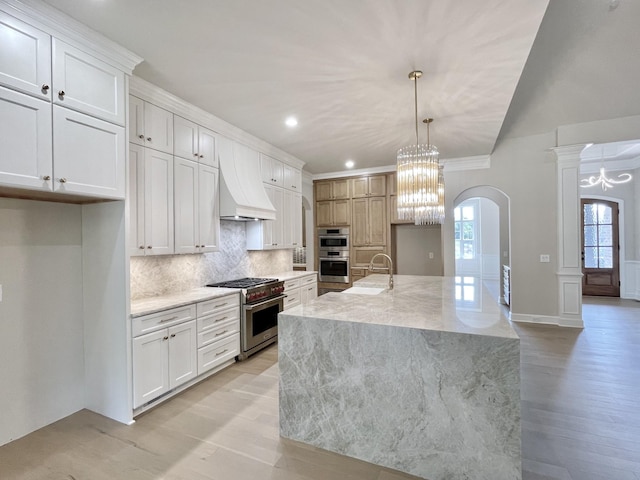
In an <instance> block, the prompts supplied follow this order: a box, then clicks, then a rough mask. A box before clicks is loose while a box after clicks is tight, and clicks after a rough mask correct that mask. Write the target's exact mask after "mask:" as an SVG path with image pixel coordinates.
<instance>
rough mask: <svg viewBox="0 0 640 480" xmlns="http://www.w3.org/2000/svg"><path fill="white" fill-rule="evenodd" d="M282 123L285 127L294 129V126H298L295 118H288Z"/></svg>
mask: <svg viewBox="0 0 640 480" xmlns="http://www.w3.org/2000/svg"><path fill="white" fill-rule="evenodd" d="M284 123H285V124H286V125H287V127H295V126H296V125H298V120H297V119H296V117H289V118H287V119H286V120H285V121H284Z"/></svg>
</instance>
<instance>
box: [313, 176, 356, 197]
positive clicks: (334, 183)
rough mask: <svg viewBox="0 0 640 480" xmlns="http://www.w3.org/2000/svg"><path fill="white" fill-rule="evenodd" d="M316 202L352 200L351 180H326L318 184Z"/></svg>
mask: <svg viewBox="0 0 640 480" xmlns="http://www.w3.org/2000/svg"><path fill="white" fill-rule="evenodd" d="M315 187H316V201H317V202H320V201H323V200H342V199H347V198H351V194H350V193H351V191H350V189H349V179H346V178H343V179H339V180H325V181H321V182H316V184H315Z"/></svg>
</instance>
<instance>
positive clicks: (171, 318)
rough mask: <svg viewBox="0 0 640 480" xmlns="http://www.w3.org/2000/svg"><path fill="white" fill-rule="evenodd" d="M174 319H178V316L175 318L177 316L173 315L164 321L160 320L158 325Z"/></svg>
mask: <svg viewBox="0 0 640 480" xmlns="http://www.w3.org/2000/svg"><path fill="white" fill-rule="evenodd" d="M176 318H178V316H177V315H174V316H173V317H170V318H165V319H163V320H160V323H164V322H170V321H171V320H175V319H176Z"/></svg>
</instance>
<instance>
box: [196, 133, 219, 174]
mask: <svg viewBox="0 0 640 480" xmlns="http://www.w3.org/2000/svg"><path fill="white" fill-rule="evenodd" d="M198 161H199V162H200V163H203V164H205V165H209V166H210V167H216V168H217V167H218V156H217V155H216V134H215V133H214V132H213V131H211V130H208V129H206V128H204V127H198Z"/></svg>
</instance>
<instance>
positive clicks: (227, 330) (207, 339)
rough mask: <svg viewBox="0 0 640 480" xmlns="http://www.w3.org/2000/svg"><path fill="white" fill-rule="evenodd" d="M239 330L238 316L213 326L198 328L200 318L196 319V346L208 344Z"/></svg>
mask: <svg viewBox="0 0 640 480" xmlns="http://www.w3.org/2000/svg"><path fill="white" fill-rule="evenodd" d="M239 331H240V322H239V321H238V318H237V317H236V318H234V319H231V320H227V321H225V322H223V323H219V324H217V325H216V326H215V327H214V328H209V329H207V330H200V319H198V348H200V347H204V346H206V345H210V344H212V343H214V342H217V341H219V340H222V339H224V338H226V337H229V336H231V335H233V334H234V333H238V332H239Z"/></svg>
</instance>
